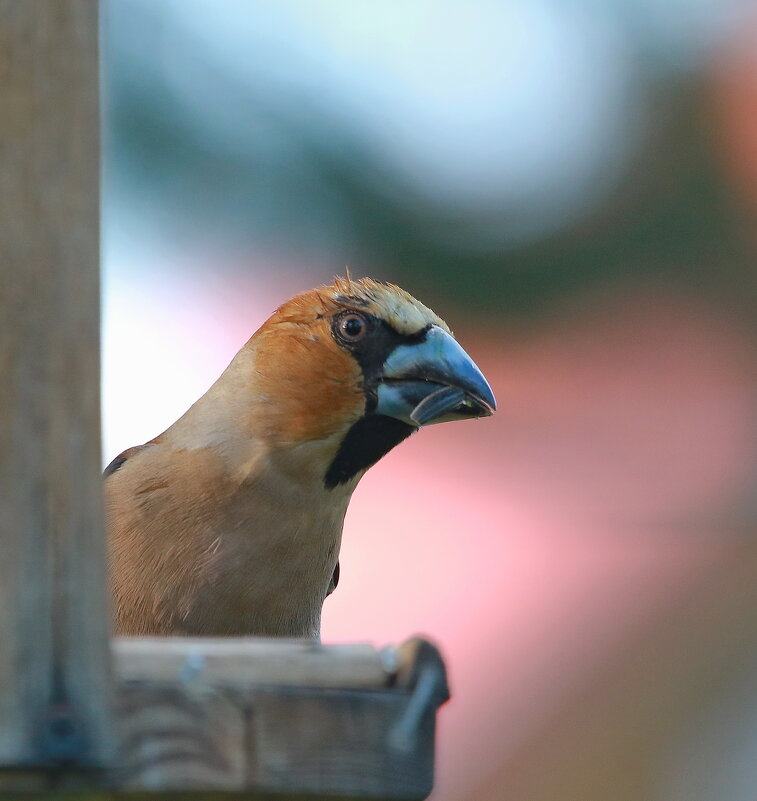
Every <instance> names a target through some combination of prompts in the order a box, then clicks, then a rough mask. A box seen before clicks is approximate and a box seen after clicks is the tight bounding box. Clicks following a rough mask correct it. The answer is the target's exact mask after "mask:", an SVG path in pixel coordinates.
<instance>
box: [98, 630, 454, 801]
mask: <svg viewBox="0 0 757 801" xmlns="http://www.w3.org/2000/svg"><path fill="white" fill-rule="evenodd" d="M161 644H163V645H164V648H163V649H161ZM161 650H162V653H161ZM114 652H115V665H116V675H117V683H118V696H119V701H120V704H119V720H120V726H121V732H122V742H123V752H122V760H121V768H120V770H119V771H118V773H117V774H116V776H115V777H114V779H115V782H116V785H117V786H118V787H119V788H121V789H124V790H128V791H129V792H139V791H143V790H151V791H160V792H161V793H170V792H176V791H179V790H187V791H189V790H195V791H196V790H203V791H215V790H224V791H233V792H235V793H239V794H241V797H246V798H255V799H262V798H266V797H268V795H267V794H269V793H282V794H285V795H284V797H285V798H309V799H311V800H312V799H318V798H321V799H335V798H344V797H345V796H354V797H360V798H375V799H382V798H383V799H402V798H425V797H426V795H428V793H429V792H430V790H431V785H432V780H433V756H434V730H435V719H436V710H437V708H438V706H439V705H440V704H441V703H443V702H444V701H445V700H446V698H447V685H446V677H445V672H444V665H443V663H442V661H441V658H440V657H439V654H438V652H437V651H436V649H435V648H433V646H431V645H430V644H428V643H426V642H424V641H422V640H413V641H411V642H410V643H408V644H406V645H405V646H402V647H401V648H399V649H389V650H386V649H385V650H383V651H377V650H376V649H374V648H372V647H371V646H364V645H359V646H351V645H350V646H322V645H313V644H311V643H305V642H283V641H282V642H280V641H270V640H268V641H266V640H254V639H251V640H240V641H228V640H221V641H214V640H199V641H196V642H193V641H192V640H191V639H186V640H164V641H161V640H160V639H150V640H133V641H129V640H128V639H123V640H119V641H117V642H116V643H115V645H114ZM197 654H200V655H201V656H202V658H201V659H200V658H198V657H196V656H193V655H197ZM350 667H352V668H354V669H355V670H354V673H353V672H351V670H350ZM330 671H334V675H329V672H330ZM277 672H278V679H281V680H280V681H277ZM335 676H341V678H340V679H339V681H335ZM294 682H296V683H294Z"/></svg>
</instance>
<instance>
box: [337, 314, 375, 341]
mask: <svg viewBox="0 0 757 801" xmlns="http://www.w3.org/2000/svg"><path fill="white" fill-rule="evenodd" d="M337 328H338V329H339V333H340V335H341V337H342V339H344V340H346V341H347V342H357V341H358V340H359V339H362V338H363V336H364V335H365V332H366V331H367V330H368V325H367V323H366V320H365V317H363V315H362V314H358V313H357V312H348V313H347V314H344V315H342V317H340V318H339V323H338V325H337Z"/></svg>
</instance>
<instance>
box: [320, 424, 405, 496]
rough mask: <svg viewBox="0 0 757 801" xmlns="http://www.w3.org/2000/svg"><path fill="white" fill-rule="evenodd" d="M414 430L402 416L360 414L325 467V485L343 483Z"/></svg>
mask: <svg viewBox="0 0 757 801" xmlns="http://www.w3.org/2000/svg"><path fill="white" fill-rule="evenodd" d="M417 430H418V429H417V428H415V427H414V426H410V425H408V424H407V423H403V422H402V420H395V418H394V417H387V416H386V415H383V414H367V415H366V416H365V417H361V418H360V420H358V421H357V422H356V423H354V424H353V425H352V427H351V428H350V430H349V431H348V432H347V436H345V438H344V439H343V440H342V444H341V445H340V446H339V450H338V451H337V454H336V456H335V457H334V461H333V462H332V463H331V464H330V465H329V469H328V470H327V471H326V478H325V479H324V484H325V485H326V489H333V488H334V487H336V486H337V485H339V484H344V482H345V481H349V480H350V479H351V478H353V477H354V476H355V475H357V474H358V473H359V472H360V471H361V470H367V469H368V468H369V467H370V466H371V465H374V464H376V462H378V460H379V459H380V458H381V457H382V456H384V455H385V454H387V453H389V451H390V450H391V449H392V448H393V447H394V446H395V445H399V443H400V442H402V440H403V439H407V437H409V436H410V435H411V434H412V433H413V432H414V431H417Z"/></svg>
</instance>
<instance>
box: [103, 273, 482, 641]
mask: <svg viewBox="0 0 757 801" xmlns="http://www.w3.org/2000/svg"><path fill="white" fill-rule="evenodd" d="M358 329H360V332H359V333H357V332H358ZM437 332H438V333H437ZM449 343H454V340H453V339H452V338H451V336H450V335H449V333H448V329H447V327H446V325H445V324H444V323H443V322H442V321H441V320H440V319H439V318H438V317H436V315H434V314H433V312H431V311H430V310H429V309H427V308H426V307H425V306H423V305H422V304H420V303H418V301H415V300H414V299H413V298H411V297H410V296H409V295H407V294H406V293H404V292H403V291H402V290H399V289H397V288H396V287H392V286H390V285H384V284H379V283H376V282H372V281H369V280H368V279H363V280H361V281H349V280H338V281H337V282H336V283H335V284H333V285H332V286H329V287H322V288H320V289H318V290H313V291H312V292H309V293H305V294H303V295H300V296H298V297H296V298H294V299H293V300H291V301H289V302H288V303H286V304H284V305H283V306H282V307H281V308H280V309H278V310H277V312H276V313H275V314H274V315H273V316H272V317H271V318H270V319H269V320H268V321H267V322H266V323H265V324H264V325H263V326H262V327H261V329H260V330H259V331H258V332H256V334H255V335H254V336H253V337H252V338H251V339H250V340H249V341H248V343H247V344H246V345H245V346H244V347H243V348H242V350H241V351H240V352H239V353H238V354H237V355H236V357H235V358H234V360H233V361H232V362H231V364H230V365H229V367H228V368H227V369H226V370H225V372H224V373H223V374H222V375H221V377H220V378H219V379H218V381H217V382H216V383H215V384H214V385H213V386H212V387H211V388H210V389H209V390H208V392H207V393H206V394H205V395H204V396H203V397H202V398H200V399H199V400H198V401H197V402H196V403H195V404H194V405H193V406H192V407H191V408H190V409H189V410H188V411H187V412H186V414H184V415H183V416H182V417H181V418H180V419H179V420H178V421H177V422H176V423H174V424H173V425H172V426H171V427H170V428H169V429H168V430H167V431H165V432H164V433H163V434H161V435H160V436H159V437H157V438H156V439H154V440H152V441H151V442H149V443H147V444H145V445H143V446H140V447H137V448H131V449H129V450H128V451H125V452H124V453H123V454H122V455H121V456H119V457H117V458H116V459H115V460H114V461H113V462H112V463H111V465H110V466H109V467H108V468H107V469H106V478H105V508H106V517H107V522H108V532H109V542H110V571H111V583H112V588H113V597H114V607H115V622H116V632H117V633H120V634H197V635H199V634H202V635H217V636H224V635H242V634H255V635H264V636H290V637H314V638H315V637H318V636H319V630H320V617H321V607H322V604H323V601H324V599H325V597H326V595H327V594H328V593H329V591H330V590H331V589H333V586H334V585H335V578H338V557H339V547H340V543H341V536H342V525H343V521H344V515H345V513H346V510H347V505H348V503H349V500H350V496H351V495H352V492H353V490H354V488H355V486H356V485H357V483H358V481H359V479H360V478H361V477H362V475H363V474H364V472H365V470H367V469H368V467H370V465H371V464H373V463H375V462H376V461H377V460H378V459H379V458H380V457H381V456H382V455H383V454H384V453H386V452H387V451H388V450H390V449H391V448H392V447H393V446H394V445H396V444H397V443H398V442H400V441H401V440H402V439H404V438H405V437H407V436H408V435H409V434H411V433H412V432H413V431H415V430H416V429H417V427H418V425H419V423H417V422H416V420H415V418H413V417H408V415H409V414H411V413H412V411H413V410H417V409H420V408H421V407H423V408H425V409H426V410H427V413H428V414H432V415H433V414H435V413H436V412H437V411H438V409H437V407H439V409H441V411H442V414H436V417H435V418H434V419H433V420H431V421H430V422H435V421H437V420H439V419H442V418H443V419H452V418H454V417H455V416H457V417H470V416H481V415H483V414H487V413H491V409H492V408H493V404H494V399H493V396H491V390H489V389H488V386H487V385H486V382H485V381H484V380H483V376H481V375H480V373H478V375H477V376H476V375H473V376H472V377H471V376H468V377H467V378H468V383H469V384H470V386H469V387H468V389H467V390H466V392H468V390H469V393H468V395H466V401H465V403H461V402H460V398H459V397H457V396H455V397H452V393H454V392H455V391H457V392H458V393H462V390H452V389H450V386H449V384H450V381H448V380H447V379H445V378H444V376H443V373H444V369H445V368H444V366H443V365H442V366H441V367H439V365H437V368H438V369H437V373H438V375H436V374H434V375H432V374H431V373H434V370H433V369H431V372H430V373H429V370H428V369H427V370H426V375H425V376H424V377H419V376H417V375H415V374H412V375H411V373H412V372H413V368H412V364H411V363H412V362H413V358H412V357H413V355H414V354H415V353H416V351H423V354H424V355H423V359H422V361H423V362H424V365H426V367H428V366H429V358H430V355H429V354H430V353H431V351H434V353H436V351H439V353H438V354H436V355H437V356H438V359H440V360H441V362H444V359H445V358H447V362H449V359H450V358H453V357H454V358H453V360H454V359H458V360H459V361H460V363H461V364H462V357H461V356H460V354H462V356H463V357H465V358H466V359H467V358H468V357H467V356H465V354H464V352H463V351H462V349H460V348H459V346H457V345H456V343H454V346H453V345H450V344H449ZM440 348H441V349H442V350H444V348H447V349H451V350H450V352H452V350H454V353H453V357H449V358H448V357H445V355H444V354H443V353H441V351H440ZM455 348H456V350H455ZM413 349H414V350H413ZM445 353H446V351H445ZM432 361H433V359H432ZM437 361H438V360H437ZM468 361H469V363H470V365H472V366H473V369H474V370H476V368H475V365H473V363H472V362H470V360H468ZM466 369H467V368H466ZM416 372H418V371H417V370H416ZM448 372H449V370H448ZM452 372H454V370H453V371H452ZM476 372H478V371H477V370H476ZM390 374H391V375H390ZM479 377H480V378H479ZM481 381H483V385H481ZM471 382H472V383H471ZM463 383H465V381H463ZM487 391H488V395H486V392H487ZM448 396H449V398H448ZM482 396H483V400H482ZM471 398H472V399H473V400H471ZM445 403H446V406H445ZM466 403H467V404H468V405H467V406H466ZM471 404H472V405H473V406H476V404H478V406H477V407H476V408H475V409H474V408H473V407H472V406H471ZM429 407H430V411H428V409H429ZM445 414H446V417H445V416H444V415H445Z"/></svg>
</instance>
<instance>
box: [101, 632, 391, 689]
mask: <svg viewBox="0 0 757 801" xmlns="http://www.w3.org/2000/svg"><path fill="white" fill-rule="evenodd" d="M112 648H113V657H114V660H115V670H116V673H117V675H118V677H119V679H120V680H122V681H139V680H147V681H165V682H169V683H171V682H179V683H182V684H184V685H186V686H200V685H202V684H205V685H213V686H219V685H233V686H236V687H240V686H250V685H268V684H270V685H276V686H278V687H282V686H293V685H299V686H307V687H340V688H356V687H370V688H373V689H376V688H377V687H383V686H386V685H387V684H389V683H390V681H391V680H392V679H393V676H394V671H393V667H394V657H393V655H391V654H390V652H389V651H385V652H382V651H378V650H377V649H376V648H374V647H373V646H372V645H368V644H367V643H366V644H349V645H321V644H320V643H314V642H310V641H304V640H290V641H287V640H270V639H264V638H255V637H240V638H234V639H215V638H201V637H139V638H137V637H134V638H131V637H120V638H116V639H114V640H113V646H112Z"/></svg>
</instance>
